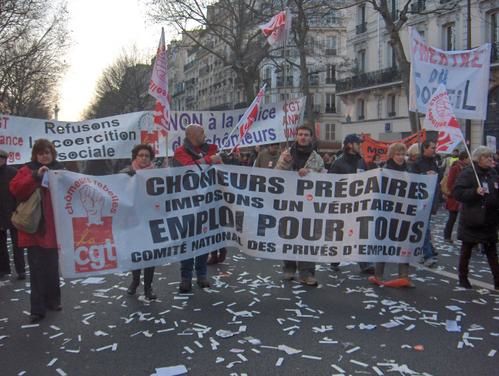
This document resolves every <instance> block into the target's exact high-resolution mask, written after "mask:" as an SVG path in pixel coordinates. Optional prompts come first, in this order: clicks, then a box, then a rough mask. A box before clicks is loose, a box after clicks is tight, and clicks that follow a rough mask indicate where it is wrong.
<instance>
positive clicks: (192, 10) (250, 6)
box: [148, 0, 272, 102]
mask: <svg viewBox="0 0 499 376" xmlns="http://www.w3.org/2000/svg"><path fill="white" fill-rule="evenodd" d="M148 2H149V5H150V6H149V9H150V16H151V17H152V19H153V20H154V21H156V22H158V23H164V22H166V23H167V24H169V25H172V26H173V27H175V29H176V30H177V31H179V32H180V33H182V34H183V35H185V36H186V37H187V38H189V39H190V40H191V41H192V42H193V44H194V45H195V46H198V47H199V48H202V49H204V50H205V51H207V52H208V53H210V54H212V55H214V56H216V57H217V58H218V59H220V60H221V61H222V62H223V64H224V65H227V66H231V67H232V69H233V71H234V72H235V73H236V75H237V78H238V81H239V83H240V84H241V85H243V87H244V93H245V97H246V101H248V102H251V101H252V100H253V98H254V97H255V94H256V90H255V89H256V86H257V84H258V81H259V76H260V75H259V69H260V63H261V62H262V60H263V59H264V58H265V57H267V56H268V52H269V50H270V47H269V46H268V44H267V43H265V40H264V38H263V36H262V33H261V31H260V30H259V29H258V27H257V26H258V25H259V24H261V23H262V22H263V21H264V20H266V18H268V16H269V15H271V14H272V10H271V6H270V7H267V8H265V9H267V12H262V7H261V4H262V1H258V0H218V1H201V0H149V1H148ZM221 46H223V47H225V46H226V47H227V48H228V51H226V49H225V48H221Z"/></svg>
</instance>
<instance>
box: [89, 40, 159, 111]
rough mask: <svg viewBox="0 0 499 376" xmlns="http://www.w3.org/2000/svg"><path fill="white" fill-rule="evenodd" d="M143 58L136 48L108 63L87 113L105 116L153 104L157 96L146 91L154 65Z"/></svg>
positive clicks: (143, 108) (144, 107) (150, 106)
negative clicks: (154, 96) (153, 96)
mask: <svg viewBox="0 0 499 376" xmlns="http://www.w3.org/2000/svg"><path fill="white" fill-rule="evenodd" d="M144 61H145V59H143V58H141V57H140V56H139V53H138V52H137V49H136V48H133V49H131V50H130V51H128V52H127V51H124V52H123V53H122V54H121V56H120V57H118V58H117V59H116V60H115V61H114V62H113V63H112V64H111V65H110V66H109V67H107V68H106V69H105V70H104V72H103V73H102V75H101V77H100V78H99V80H98V82H97V86H96V89H95V98H94V100H93V103H92V104H91V105H90V106H89V108H88V109H87V110H86V111H85V117H86V118H96V117H104V116H111V115H116V114H121V113H126V112H134V111H143V110H146V109H150V108H152V106H153V104H154V98H152V97H151V96H150V95H149V94H148V92H147V91H148V87H149V79H150V78H151V69H152V68H151V65H149V64H146V63H144Z"/></svg>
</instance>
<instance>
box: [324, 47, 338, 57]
mask: <svg viewBox="0 0 499 376" xmlns="http://www.w3.org/2000/svg"><path fill="white" fill-rule="evenodd" d="M335 55H336V48H326V56H335Z"/></svg>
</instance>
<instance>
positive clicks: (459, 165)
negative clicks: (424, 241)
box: [442, 151, 470, 243]
mask: <svg viewBox="0 0 499 376" xmlns="http://www.w3.org/2000/svg"><path fill="white" fill-rule="evenodd" d="M469 163H470V158H469V156H468V153H467V152H466V151H462V152H461V153H459V157H458V160H457V161H455V162H454V164H453V165H452V167H451V168H450V170H449V174H448V175H447V181H446V184H447V192H449V194H448V195H447V198H446V202H445V208H446V209H447V211H448V212H449V217H448V218H447V223H446V224H445V228H444V241H446V242H447V243H453V241H452V229H453V228H454V224H455V223H456V219H457V214H458V212H459V202H457V201H456V199H455V198H454V196H452V191H453V190H454V185H455V184H456V179H457V177H458V176H459V174H460V173H461V171H463V169H464V168H465V167H466V166H467V165H469ZM442 183H443V182H442Z"/></svg>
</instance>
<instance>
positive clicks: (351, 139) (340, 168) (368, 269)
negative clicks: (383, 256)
mask: <svg viewBox="0 0 499 376" xmlns="http://www.w3.org/2000/svg"><path fill="white" fill-rule="evenodd" d="M361 143H362V139H361V138H360V137H359V136H358V135H356V134H349V135H348V136H346V137H345V139H344V140H343V153H342V154H341V156H340V157H338V159H336V160H335V161H334V162H333V164H332V165H331V168H330V169H329V170H328V173H330V174H355V173H357V172H363V171H366V170H367V168H366V163H365V162H364V159H362V156H361V155H360V144H361ZM338 266H339V263H337V262H333V263H331V267H332V268H333V270H338ZM359 267H360V271H361V272H362V273H366V274H374V266H373V264H372V263H370V262H359Z"/></svg>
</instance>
